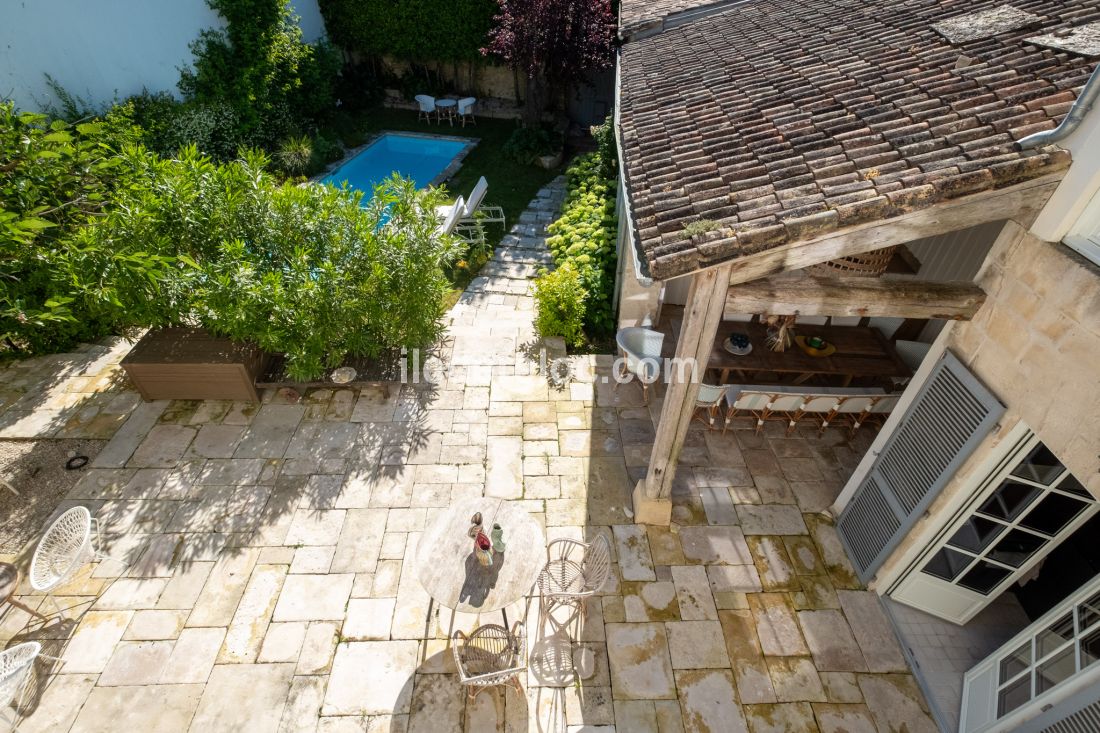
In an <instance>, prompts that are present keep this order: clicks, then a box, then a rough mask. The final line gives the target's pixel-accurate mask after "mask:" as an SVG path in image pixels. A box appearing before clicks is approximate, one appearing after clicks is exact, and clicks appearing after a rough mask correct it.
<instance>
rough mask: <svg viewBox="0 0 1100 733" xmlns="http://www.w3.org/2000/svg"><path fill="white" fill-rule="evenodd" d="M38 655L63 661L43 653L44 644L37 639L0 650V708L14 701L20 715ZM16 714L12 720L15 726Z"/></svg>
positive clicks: (16, 711) (16, 712)
mask: <svg viewBox="0 0 1100 733" xmlns="http://www.w3.org/2000/svg"><path fill="white" fill-rule="evenodd" d="M38 657H43V658H45V659H50V660H53V661H55V662H60V661H61V660H60V659H58V658H57V657H51V656H49V655H48V654H43V653H42V645H41V644H39V643H38V642H37V641H25V642H23V643H22V644H16V645H15V646H13V647H11V648H10V649H5V650H3V651H0V708H3V709H5V710H6V709H7V708H8V706H9V705H11V704H12V703H13V702H14V703H15V716H18V714H19V709H20V708H21V707H22V706H23V695H24V693H26V691H27V682H29V681H30V678H31V670H32V669H33V668H34V660H35V659H37V658H38ZM15 716H13V718H12V720H11V721H10V724H11V725H12V726H13V727H14V726H15V722H16V717H15Z"/></svg>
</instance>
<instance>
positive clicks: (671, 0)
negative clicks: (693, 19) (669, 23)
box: [619, 0, 736, 38]
mask: <svg viewBox="0 0 1100 733" xmlns="http://www.w3.org/2000/svg"><path fill="white" fill-rule="evenodd" d="M734 1H736V0H734ZM730 2H731V0H622V2H621V3H620V4H619V35H621V36H622V37H624V38H626V37H629V36H631V35H633V34H634V33H637V32H638V31H641V30H644V29H648V28H654V27H659V26H660V25H661V22H662V21H663V20H664V19H665V18H668V17H671V16H675V15H678V14H680V13H684V12H687V11H692V10H701V9H704V8H707V7H710V6H712V5H725V4H728V3H730Z"/></svg>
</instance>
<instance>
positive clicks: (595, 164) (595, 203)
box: [546, 152, 618, 335]
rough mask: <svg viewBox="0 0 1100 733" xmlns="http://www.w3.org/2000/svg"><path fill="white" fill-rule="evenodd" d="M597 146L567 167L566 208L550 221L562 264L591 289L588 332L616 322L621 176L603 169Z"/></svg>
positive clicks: (549, 243)
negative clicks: (614, 300)
mask: <svg viewBox="0 0 1100 733" xmlns="http://www.w3.org/2000/svg"><path fill="white" fill-rule="evenodd" d="M604 170H605V165H604V161H603V160H602V158H601V155H600V153H599V152H596V153H589V154H587V155H582V156H579V157H578V158H576V159H575V160H574V162H573V164H572V165H571V166H569V169H568V170H567V171H566V177H567V186H568V189H567V194H566V198H565V203H564V204H563V205H562V213H561V216H560V217H559V218H558V220H557V221H555V222H553V223H552V224H550V226H549V227H547V232H548V233H549V234H550V236H549V237H547V239H546V244H547V246H549V247H550V252H551V253H552V254H553V256H554V261H555V262H556V263H558V265H562V264H564V263H571V264H572V265H573V266H574V267H575V268H576V270H577V273H578V275H579V277H580V281H581V285H582V287H584V289H585V290H586V291H587V292H588V299H587V300H586V301H585V316H584V324H585V328H586V330H587V331H588V333H589V335H603V334H607V333H610V332H611V331H613V330H614V328H615V317H614V313H613V311H612V308H611V302H612V298H613V295H614V288H615V262H616V255H615V246H616V239H617V237H618V218H617V214H616V211H615V193H616V187H617V182H616V179H615V178H613V177H610V178H609V177H607V176H606V175H604V173H603V171H604Z"/></svg>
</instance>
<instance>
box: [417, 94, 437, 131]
mask: <svg viewBox="0 0 1100 733" xmlns="http://www.w3.org/2000/svg"><path fill="white" fill-rule="evenodd" d="M413 99H415V100H416V105H417V110H418V111H417V113H416V119H418V120H419V119H420V118H421V117H423V118H424V119H425V120H426V121H427V122H428V124H429V125H430V124H431V123H432V115H433V114H435V97H429V96H428V95H427V94H417V95H416V96H415V97H413Z"/></svg>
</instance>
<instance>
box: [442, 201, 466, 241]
mask: <svg viewBox="0 0 1100 733" xmlns="http://www.w3.org/2000/svg"><path fill="white" fill-rule="evenodd" d="M465 210H466V201H465V200H464V199H463V198H462V197H461V196H459V197H458V198H457V199H455V202H454V204H453V205H452V206H449V207H444V206H441V207H438V208H437V209H436V210H435V212H436V214H438V215H440V216H441V217H442V218H443V221H442V222H441V223H440V225H439V226H438V227H437V228H436V230H435V233H436V234H454V232H455V227H456V226H458V220H459V219H460V218H462V212H464V211H465Z"/></svg>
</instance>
